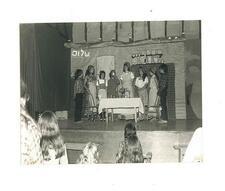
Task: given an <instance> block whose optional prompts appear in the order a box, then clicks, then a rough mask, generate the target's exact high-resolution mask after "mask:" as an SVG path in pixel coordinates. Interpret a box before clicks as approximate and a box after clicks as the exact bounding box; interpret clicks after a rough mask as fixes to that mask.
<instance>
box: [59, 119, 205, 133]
mask: <svg viewBox="0 0 225 191" xmlns="http://www.w3.org/2000/svg"><path fill="white" fill-rule="evenodd" d="M128 122H129V121H126V120H117V121H114V122H111V121H110V122H109V125H108V127H107V126H106V122H105V121H83V122H81V123H74V122H73V121H72V120H62V121H59V126H60V129H61V130H62V131H64V130H95V131H121V130H123V129H124V126H125V125H126V123H128ZM131 122H134V121H133V120H132V121H131ZM136 127H137V130H140V131H194V130H195V129H196V128H198V127H202V121H201V120H171V121H169V122H168V124H159V123H158V122H157V121H147V120H144V121H139V122H138V123H137V126H136Z"/></svg>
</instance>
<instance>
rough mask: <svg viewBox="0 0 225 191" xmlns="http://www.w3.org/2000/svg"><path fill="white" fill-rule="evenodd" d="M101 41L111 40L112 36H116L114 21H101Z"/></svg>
mask: <svg viewBox="0 0 225 191" xmlns="http://www.w3.org/2000/svg"><path fill="white" fill-rule="evenodd" d="M102 24H103V30H102V33H103V41H112V38H114V39H115V38H116V32H115V29H116V23H115V22H103V23H102Z"/></svg>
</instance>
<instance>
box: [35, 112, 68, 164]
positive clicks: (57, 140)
mask: <svg viewBox="0 0 225 191" xmlns="http://www.w3.org/2000/svg"><path fill="white" fill-rule="evenodd" d="M38 126H39V128H40V130H41V133H42V138H41V148H42V154H43V157H44V159H45V160H49V157H50V156H49V149H53V150H55V152H56V159H57V158H60V157H61V156H63V155H64V154H65V152H66V151H65V147H64V141H63V138H62V136H61V134H60V131H59V126H58V121H57V117H56V115H55V114H54V113H53V112H51V111H45V112H44V113H42V114H41V115H40V117H39V120H38Z"/></svg>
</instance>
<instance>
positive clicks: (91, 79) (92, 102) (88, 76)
mask: <svg viewBox="0 0 225 191" xmlns="http://www.w3.org/2000/svg"><path fill="white" fill-rule="evenodd" d="M96 81H97V78H96V75H95V69H94V66H92V65H89V66H88V68H87V70H86V73H85V78H84V87H85V88H86V90H87V93H88V95H87V98H88V106H89V107H90V110H91V111H95V110H96V109H94V108H93V107H96V105H97V100H96Z"/></svg>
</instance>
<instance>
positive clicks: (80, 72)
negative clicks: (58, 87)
mask: <svg viewBox="0 0 225 191" xmlns="http://www.w3.org/2000/svg"><path fill="white" fill-rule="evenodd" d="M82 74H83V70H81V69H77V70H76V72H75V75H74V79H75V80H77V79H78V77H79V76H80V75H82Z"/></svg>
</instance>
